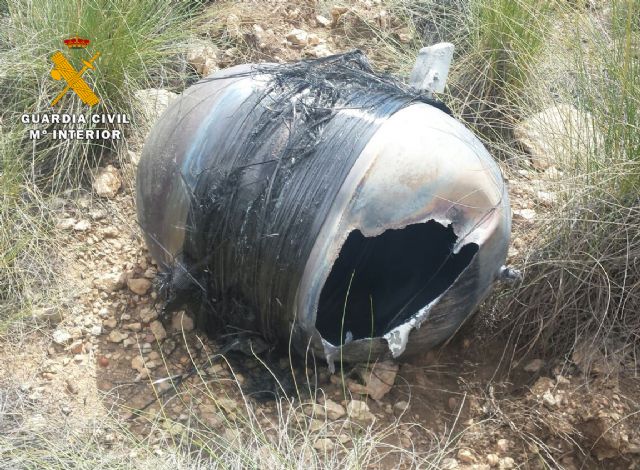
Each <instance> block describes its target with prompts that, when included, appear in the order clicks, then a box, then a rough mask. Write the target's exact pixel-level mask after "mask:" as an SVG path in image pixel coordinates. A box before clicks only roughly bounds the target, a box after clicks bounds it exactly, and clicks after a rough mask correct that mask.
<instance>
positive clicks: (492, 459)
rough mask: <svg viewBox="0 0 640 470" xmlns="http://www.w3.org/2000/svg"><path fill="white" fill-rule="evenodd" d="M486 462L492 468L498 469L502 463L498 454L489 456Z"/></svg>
mask: <svg viewBox="0 0 640 470" xmlns="http://www.w3.org/2000/svg"><path fill="white" fill-rule="evenodd" d="M486 460H487V463H488V464H489V465H490V466H491V467H497V466H498V464H499V463H500V457H498V455H497V454H487V456H486Z"/></svg>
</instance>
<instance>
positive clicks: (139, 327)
mask: <svg viewBox="0 0 640 470" xmlns="http://www.w3.org/2000/svg"><path fill="white" fill-rule="evenodd" d="M123 328H124V329H125V330H129V331H142V324H141V323H139V322H135V323H128V324H126V325H124V326H123Z"/></svg>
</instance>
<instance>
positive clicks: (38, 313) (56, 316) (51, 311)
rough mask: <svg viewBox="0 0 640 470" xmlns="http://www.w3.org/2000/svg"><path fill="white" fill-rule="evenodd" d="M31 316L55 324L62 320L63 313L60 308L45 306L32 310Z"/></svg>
mask: <svg viewBox="0 0 640 470" xmlns="http://www.w3.org/2000/svg"><path fill="white" fill-rule="evenodd" d="M33 318H34V319H37V320H38V321H43V322H46V323H48V324H49V325H52V326H55V325H58V324H59V323H60V322H62V320H63V314H62V310H61V309H57V308H54V307H45V308H39V309H36V310H34V312H33Z"/></svg>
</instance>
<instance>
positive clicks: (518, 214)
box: [513, 209, 536, 222]
mask: <svg viewBox="0 0 640 470" xmlns="http://www.w3.org/2000/svg"><path fill="white" fill-rule="evenodd" d="M535 217H536V211H534V210H533V209H515V210H514V211H513V220H521V221H524V222H532V221H533V219H535Z"/></svg>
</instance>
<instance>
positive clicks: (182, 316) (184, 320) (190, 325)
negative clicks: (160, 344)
mask: <svg viewBox="0 0 640 470" xmlns="http://www.w3.org/2000/svg"><path fill="white" fill-rule="evenodd" d="M171 328H172V329H173V330H175V331H183V330H184V331H192V330H193V329H194V328H195V324H194V322H193V319H192V318H191V317H190V316H189V315H187V314H186V313H185V312H184V311H183V310H181V311H179V312H173V315H172V316H171Z"/></svg>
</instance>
